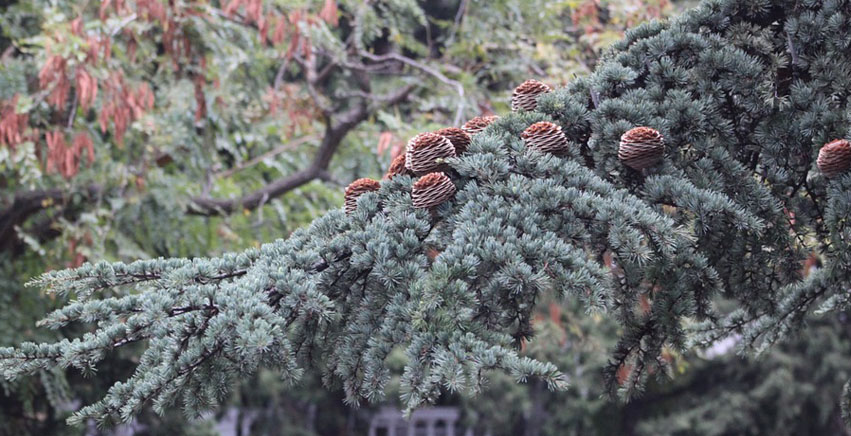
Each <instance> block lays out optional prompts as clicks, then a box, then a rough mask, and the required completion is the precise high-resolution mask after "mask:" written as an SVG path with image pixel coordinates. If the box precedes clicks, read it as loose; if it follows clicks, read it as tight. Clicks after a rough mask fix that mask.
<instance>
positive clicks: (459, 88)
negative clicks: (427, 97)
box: [359, 52, 465, 126]
mask: <svg viewBox="0 0 851 436" xmlns="http://www.w3.org/2000/svg"><path fill="white" fill-rule="evenodd" d="M359 54H360V55H361V56H363V57H365V58H367V59H369V60H371V61H373V62H386V61H388V60H395V61H398V62H401V63H403V64H406V65H409V66H411V67H414V68H416V69H418V70H420V71H423V72H424V73H426V74H428V75H430V76H432V77H434V78H436V79H437V80H439V81H441V82H443V83H445V84H447V85H449V86H451V87H453V88H455V92H456V93H458V107H457V108H456V109H455V119H454V122H453V125H455V126H457V125H460V124H461V119H462V117H463V116H464V104H465V101H464V100H465V99H464V86H463V85H461V82H458V81H457V80H452V79H450V78H448V77H446V76H445V75H444V74H443V73H441V72H440V71H437V70H435V69H434V68H432V67H430V66H428V65H426V64H423V63H420V62H417V61H415V60H413V59H411V58H409V57H407V56H403V55H400V54H399V53H386V54H383V55H375V54H372V53H369V52H360V53H359Z"/></svg>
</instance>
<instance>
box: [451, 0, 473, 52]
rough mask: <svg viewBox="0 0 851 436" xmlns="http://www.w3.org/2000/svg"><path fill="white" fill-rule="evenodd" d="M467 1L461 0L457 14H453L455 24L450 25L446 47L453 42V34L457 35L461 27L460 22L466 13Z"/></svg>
mask: <svg viewBox="0 0 851 436" xmlns="http://www.w3.org/2000/svg"><path fill="white" fill-rule="evenodd" d="M467 1H468V0H461V4H459V5H458V12H455V22H454V23H453V24H452V30H450V31H449V37H448V38H446V46H447V47H448V46H451V45H452V43H453V42H455V34H456V33H458V29H459V28H460V27H461V20H463V19H464V15H465V14H466V13H467Z"/></svg>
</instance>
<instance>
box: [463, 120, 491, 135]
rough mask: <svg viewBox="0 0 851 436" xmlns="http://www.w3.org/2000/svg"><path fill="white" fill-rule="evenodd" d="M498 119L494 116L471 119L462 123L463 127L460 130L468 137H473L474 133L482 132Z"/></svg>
mask: <svg viewBox="0 0 851 436" xmlns="http://www.w3.org/2000/svg"><path fill="white" fill-rule="evenodd" d="M498 119H499V117H498V116H496V115H489V116H484V117H476V118H473V119H472V120H470V121H467V122H466V123H464V125H463V126H462V127H461V128H462V129H464V131H465V132H467V133H468V134H469V135H470V136H472V135H475V134H476V133H479V132H481V131H482V130H485V128H486V127H487V126H490V125H491V123H493V122H494V121H496V120H498Z"/></svg>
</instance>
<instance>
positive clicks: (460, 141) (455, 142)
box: [434, 127, 471, 156]
mask: <svg viewBox="0 0 851 436" xmlns="http://www.w3.org/2000/svg"><path fill="white" fill-rule="evenodd" d="M434 133H437V134H438V135H440V136H443V137H444V138H446V139H448V140H449V142H451V143H452V146H453V147H455V155H456V156H460V155H461V154H463V153H464V152H465V151H467V147H469V146H470V140H471V139H470V135H468V134H467V132H465V131H463V130H461V129H459V128H457V127H445V128H443V129H440V130H437V131H435V132H434Z"/></svg>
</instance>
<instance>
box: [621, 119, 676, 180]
mask: <svg viewBox="0 0 851 436" xmlns="http://www.w3.org/2000/svg"><path fill="white" fill-rule="evenodd" d="M664 155H665V138H664V137H662V134H661V133H659V131H657V130H656V129H651V128H650V127H636V128H634V129H632V130H630V131H628V132H626V133H624V134H623V136H621V144H620V148H619V149H618V159H620V160H621V162H623V164H624V165H626V166H628V167H630V168H632V169H635V170H639V171H641V170H643V169H644V168H648V167H651V166H653V165H655V164H656V163H657V162H659V161H660V160H662V157H663V156H664Z"/></svg>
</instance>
